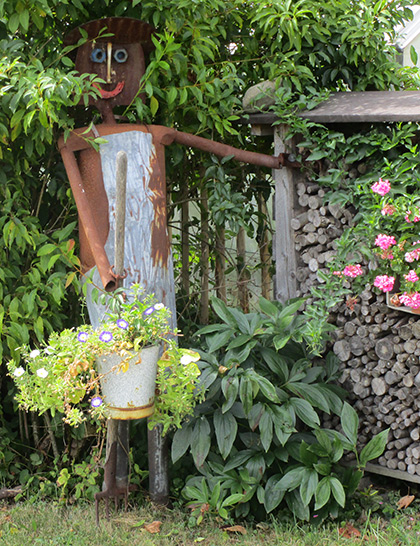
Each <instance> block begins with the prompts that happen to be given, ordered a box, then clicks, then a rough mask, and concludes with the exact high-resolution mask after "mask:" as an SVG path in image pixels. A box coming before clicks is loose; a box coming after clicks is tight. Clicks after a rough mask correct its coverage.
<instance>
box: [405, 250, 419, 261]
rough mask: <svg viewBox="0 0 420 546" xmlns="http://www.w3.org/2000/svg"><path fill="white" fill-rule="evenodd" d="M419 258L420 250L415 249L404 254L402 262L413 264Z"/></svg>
mask: <svg viewBox="0 0 420 546" xmlns="http://www.w3.org/2000/svg"><path fill="white" fill-rule="evenodd" d="M419 258H420V248H415V249H414V250H410V252H406V253H405V254H404V260H405V261H406V262H408V263H412V262H415V261H416V260H418V259H419Z"/></svg>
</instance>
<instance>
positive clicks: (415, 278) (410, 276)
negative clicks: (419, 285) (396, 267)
mask: <svg viewBox="0 0 420 546" xmlns="http://www.w3.org/2000/svg"><path fill="white" fill-rule="evenodd" d="M404 279H405V280H406V281H409V282H416V281H418V280H419V277H418V275H417V273H416V272H415V271H414V269H410V271H409V272H408V273H407V275H404Z"/></svg>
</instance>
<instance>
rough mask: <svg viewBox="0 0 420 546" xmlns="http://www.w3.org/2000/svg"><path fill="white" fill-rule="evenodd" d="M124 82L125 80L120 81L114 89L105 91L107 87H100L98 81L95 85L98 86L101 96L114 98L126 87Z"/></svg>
mask: <svg viewBox="0 0 420 546" xmlns="http://www.w3.org/2000/svg"><path fill="white" fill-rule="evenodd" d="M124 84H125V82H124V81H121V82H118V83H117V85H116V86H115V87H114V89H113V90H112V91H105V89H102V87H100V86H99V85H98V84H97V83H94V84H93V87H96V89H97V90H98V91H99V92H100V94H101V98H103V99H112V98H114V97H116V96H117V95H119V94H120V93H121V91H122V90H123V89H124Z"/></svg>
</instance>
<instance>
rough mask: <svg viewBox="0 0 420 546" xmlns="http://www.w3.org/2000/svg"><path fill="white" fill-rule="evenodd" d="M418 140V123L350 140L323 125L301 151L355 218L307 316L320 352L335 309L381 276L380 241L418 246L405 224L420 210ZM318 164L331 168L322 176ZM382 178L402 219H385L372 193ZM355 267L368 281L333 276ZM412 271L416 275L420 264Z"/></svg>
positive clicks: (375, 127)
mask: <svg viewBox="0 0 420 546" xmlns="http://www.w3.org/2000/svg"><path fill="white" fill-rule="evenodd" d="M298 130H299V131H300V128H299V129H298ZM418 135H419V124H418V123H415V122H409V123H402V122H401V123H397V122H395V123H387V124H380V125H379V124H367V125H365V126H364V127H363V128H362V129H361V130H358V131H357V132H354V133H350V134H348V133H346V132H344V131H339V130H337V129H336V128H334V129H331V128H327V127H323V126H319V125H318V126H313V127H306V134H305V136H304V138H303V140H301V142H300V143H299V146H300V147H301V149H302V150H304V151H305V152H309V151H310V155H309V156H308V157H307V161H308V163H307V165H306V166H307V172H308V174H309V176H310V177H311V179H312V180H314V181H316V182H317V183H318V184H319V185H320V186H323V187H324V188H325V190H326V195H325V198H324V199H325V202H326V203H329V204H332V205H339V206H341V207H345V208H347V209H349V210H350V211H352V213H353V221H352V222H351V225H350V226H349V227H348V228H347V229H346V230H345V231H344V233H343V235H342V236H341V238H340V239H337V240H336V242H335V244H336V256H335V259H334V261H333V262H331V263H330V270H331V274H329V275H325V274H320V277H321V279H322V281H323V284H320V285H318V286H314V287H313V288H312V295H313V296H314V297H315V298H316V299H317V301H316V303H315V304H314V305H310V306H308V307H307V308H306V310H305V314H306V316H307V317H308V326H309V327H310V328H311V338H312V341H311V345H312V347H313V348H317V350H318V351H321V350H322V347H323V346H324V345H325V328H327V329H328V322H327V321H328V315H329V311H330V309H331V308H333V307H334V306H336V305H337V304H338V303H341V302H342V301H343V298H344V297H345V296H349V295H353V296H357V294H358V293H360V292H361V291H362V290H363V288H364V287H365V286H366V284H368V283H370V284H372V283H373V281H374V278H375V276H376V275H378V269H377V268H378V267H379V266H380V265H381V263H382V262H383V261H381V260H380V259H378V256H377V255H375V253H374V251H373V248H374V245H373V242H374V240H375V237H376V236H377V235H378V234H379V233H388V234H389V235H395V236H397V239H398V237H399V236H401V237H402V238H404V236H405V238H407V240H408V243H410V244H411V242H414V241H415V240H416V237H415V236H414V238H413V237H411V238H410V234H411V232H410V229H411V230H413V229H414V233H415V225H414V228H413V223H411V224H410V223H409V222H407V221H404V215H406V214H407V212H408V211H409V210H410V209H412V211H416V210H417V208H418V202H417V195H418V188H419V184H420V170H419V158H418V154H419V143H418ZM305 152H304V153H305ZM317 162H321V163H322V164H323V165H324V166H325V167H327V168H323V169H321V170H319V169H318V170H317V169H316V165H317ZM379 178H383V179H388V180H389V181H390V183H391V185H392V187H393V189H395V192H394V198H395V204H396V205H397V208H398V211H399V215H398V214H395V215H394V216H390V217H387V216H384V215H383V214H382V213H381V209H382V207H383V206H384V203H382V202H380V201H379V200H375V199H373V197H372V195H373V192H372V189H371V187H372V185H373V183H374V182H376V181H377V180H378V179H379ZM401 218H402V220H401ZM407 248H408V244H407ZM413 248H414V247H413ZM349 263H360V264H362V265H363V275H361V276H360V277H358V278H356V279H353V280H352V282H351V285H350V283H343V280H342V279H341V278H340V277H338V276H336V275H333V274H332V272H333V271H340V270H342V269H343V268H344V266H345V265H347V264H349ZM368 264H370V265H368ZM408 265H409V264H407V263H406V262H404V261H401V263H394V262H393V268H394V274H395V276H397V274H400V273H401V271H403V268H404V267H407V266H408ZM412 266H413V269H416V262H415V263H414V264H412ZM378 293H379V291H378ZM314 319H318V320H314Z"/></svg>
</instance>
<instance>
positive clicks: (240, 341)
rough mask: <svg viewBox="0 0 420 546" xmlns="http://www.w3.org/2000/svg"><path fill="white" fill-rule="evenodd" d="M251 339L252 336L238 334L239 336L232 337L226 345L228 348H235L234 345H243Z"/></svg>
mask: <svg viewBox="0 0 420 546" xmlns="http://www.w3.org/2000/svg"><path fill="white" fill-rule="evenodd" d="M251 339H252V336H250V335H247V334H246V335H245V334H240V335H239V336H237V337H235V338H233V339H232V341H231V342H230V343H229V345H228V346H227V348H228V349H235V348H236V347H241V346H242V345H245V343H247V342H248V341H250V340H251Z"/></svg>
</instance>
